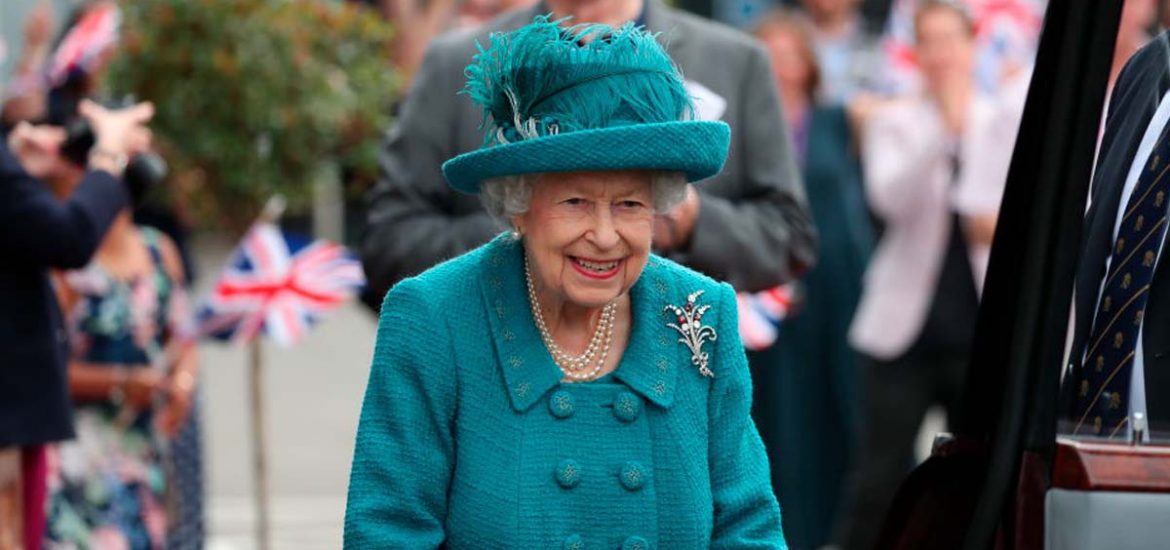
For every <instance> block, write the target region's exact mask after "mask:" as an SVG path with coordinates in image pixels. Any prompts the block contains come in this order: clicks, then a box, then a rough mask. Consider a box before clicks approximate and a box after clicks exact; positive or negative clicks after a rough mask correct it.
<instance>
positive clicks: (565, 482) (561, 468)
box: [556, 459, 581, 489]
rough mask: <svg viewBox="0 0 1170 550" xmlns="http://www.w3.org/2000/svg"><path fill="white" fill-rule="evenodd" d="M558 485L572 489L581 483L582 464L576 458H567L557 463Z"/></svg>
mask: <svg viewBox="0 0 1170 550" xmlns="http://www.w3.org/2000/svg"><path fill="white" fill-rule="evenodd" d="M556 478H557V485H560V486H561V487H564V488H565V489H572V488H573V487H576V486H577V484H578V483H581V465H579V464H577V461H576V460H569V459H565V460H562V461H561V463H560V464H557V470H556Z"/></svg>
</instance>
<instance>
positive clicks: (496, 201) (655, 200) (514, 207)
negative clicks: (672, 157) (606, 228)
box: [479, 172, 687, 229]
mask: <svg viewBox="0 0 1170 550" xmlns="http://www.w3.org/2000/svg"><path fill="white" fill-rule="evenodd" d="M537 176H538V174H521V175H517V176H501V177H498V178H491V179H487V180H484V181H483V183H482V184H480V187H479V198H480V201H482V202H483V206H484V209H486V210H487V212H488V214H489V215H491V217H492V219H494V220H496V222H497V223H499V224H500V225H502V226H503V227H506V228H508V229H515V227H512V217H513V216H519V215H520V214H523V213H525V212H527V211H528V205H529V203H530V202H531V201H532V184H533V183H535V182H536V178H537ZM686 195H687V178H686V175H684V174H683V173H682V172H654V173H653V174H652V175H651V177H650V202H651V206H652V207H653V208H654V212H655V213H665V212H669V211H671V210H673V209H674V207H676V206H678V205H679V204H681V203H682V201H683V199H684V198H686Z"/></svg>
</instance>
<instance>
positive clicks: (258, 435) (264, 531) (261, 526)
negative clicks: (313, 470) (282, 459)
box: [249, 338, 271, 550]
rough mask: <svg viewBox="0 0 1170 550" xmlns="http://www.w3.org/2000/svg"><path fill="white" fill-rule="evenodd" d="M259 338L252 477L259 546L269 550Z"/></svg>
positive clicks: (254, 359)
mask: <svg viewBox="0 0 1170 550" xmlns="http://www.w3.org/2000/svg"><path fill="white" fill-rule="evenodd" d="M260 345H261V342H260V338H254V339H253V340H252V343H251V350H250V351H251V353H250V354H249V355H250V356H251V369H250V373H251V386H252V480H253V483H254V486H255V493H256V547H257V548H259V550H269V548H271V546H270V545H269V539H268V534H269V532H270V531H269V529H268V519H269V517H270V516H269V508H268V453H267V448H268V442H267V435H268V434H267V432H266V431H265V429H264V355H263V352H262V350H261V347H260Z"/></svg>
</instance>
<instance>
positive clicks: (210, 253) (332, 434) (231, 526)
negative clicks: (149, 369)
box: [196, 237, 376, 550]
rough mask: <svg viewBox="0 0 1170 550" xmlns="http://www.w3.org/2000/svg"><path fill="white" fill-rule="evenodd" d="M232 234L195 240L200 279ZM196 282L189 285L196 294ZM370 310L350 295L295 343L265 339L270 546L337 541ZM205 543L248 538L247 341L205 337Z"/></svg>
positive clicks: (369, 340)
mask: <svg viewBox="0 0 1170 550" xmlns="http://www.w3.org/2000/svg"><path fill="white" fill-rule="evenodd" d="M230 246H231V244H230V243H228V242H226V241H224V240H222V239H216V238H212V237H201V238H200V239H198V240H197V242H196V258H197V259H196V261H197V262H198V264H199V265H200V267H201V270H200V274H201V280H200V281H199V282H200V289H203V288H206V287H207V286H209V285H211V284H212V282H213V279H214V277H215V275H216V274H217V272H218V271H219V269H220V266H221V265H222V263H223V262H224V260H225V258H226V257H227V254H228V253H229V251H230ZM198 295H199V292H198V291H197V296H198ZM375 324H376V323H375V320H374V317H373V316H372V315H371V314H369V313H368V312H367V311H366V310H365V309H364V308H362V306H360V305H358V304H356V303H353V304H350V305H348V306H345V307H343V308H341V309H340V310H338V311H336V312H335V313H334V314H333V315H332V316H330V317H328V318H327V319H326V320H325V321H324V322H323V323H321V324H320V325H318V327H317V329H316V330H315V331H314V332H313V333H312V334H310V335H309V337H308V338H307V339H306V340H305V341H304V342H302V343H301V344H300V345H298V346H297V347H296V348H294V349H280V348H277V347H275V346H272V345H265V346H264V351H263V353H264V357H265V374H266V376H267V379H266V384H265V392H266V399H265V410H266V412H267V415H268V418H267V420H268V422H267V426H268V430H269V441H268V443H269V445H268V457H269V458H268V460H269V468H270V474H269V486H270V492H271V495H272V502H273V504H272V506H273V514H272V522H273V539H272V540H273V543H274V544H273V547H274V549H277V550H284V549H288V550H298V549H306V550H308V549H313V550H318V549H327V548H339V547H340V546H341V521H342V517H343V514H344V510H345V489H346V484H347V481H348V476H349V462H350V459H351V457H352V454H353V437H354V430H355V428H356V426H357V417H358V411H359V409H360V407H361V397H362V392H363V391H364V389H365V382H366V375H367V373H368V371H369V360H370V355H371V353H372V350H373V342H374V329H375ZM200 352H201V358H202V366H203V367H202V368H203V370H202V376H203V378H202V383H203V392H204V395H203V397H204V402H203V404H204V426H205V429H206V433H207V436H206V444H207V448H206V450H205V452H206V456H207V460H208V476H209V483H208V488H207V489H208V508H209V510H208V513H209V515H210V522H211V525H210V529H211V534H212V539H211V542H210V544H209V545H208V547H209V550H248V549H251V548H254V545H253V539H252V525H253V523H252V522H253V518H254V513H253V507H252V506H253V505H252V502H253V501H252V480H253V478H252V473H251V456H252V454H251V453H252V444H251V442H252V431H251V429H250V423H249V418H250V416H249V410H250V405H249V400H248V398H249V378H248V353H247V350H246V348H236V347H232V346H227V345H221V344H204V345H203V346H201V348H200Z"/></svg>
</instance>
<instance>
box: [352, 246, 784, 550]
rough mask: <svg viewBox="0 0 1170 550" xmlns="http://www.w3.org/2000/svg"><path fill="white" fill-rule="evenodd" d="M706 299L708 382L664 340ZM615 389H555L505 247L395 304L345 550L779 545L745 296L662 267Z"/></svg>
mask: <svg viewBox="0 0 1170 550" xmlns="http://www.w3.org/2000/svg"><path fill="white" fill-rule="evenodd" d="M698 290H703V291H704V294H703V295H702V296H701V297H700V298H699V303H707V304H711V305H712V306H713V307H712V309H711V310H710V311H709V312H708V313H707V314H706V315H704V317H703V322H704V323H705V324H708V325H710V326H713V327H714V328H715V329H716V330H717V332H718V334H719V338H718V339H717V340H715V341H711V342H708V343H707V344H706V345H705V347H704V351H707V352H709V353H710V354H711V368H712V370H713V371H714V373H715V377H714V378H713V379H712V378H706V377H703V376H701V375H700V374H699V373H698V370H697V368H696V367H694V366H693V365H692V363H691V353H690V351H689V350H688V349H687V348H686V347H685V346H684V345H682V344H681V343H679V342H678V333H677V332H675V331H674V330H673V329H671V328H669V327H667V326H666V324H667V323H668V322H670V321H672V320H673V317H671V316H668V315H667V314H666V313H664V311H663V308H664V307H665V306H666V305H667V304H668V303H670V304H675V305H681V304H682V303H684V302H685V301H686V298H687V295H688V294H690V293H692V292H695V291H698ZM630 295H631V304H632V308H633V326H632V328H631V334H630V343H629V345H628V346H627V349H626V351H625V353H624V354H623V356H622V359H621V363H620V364H619V366H618V369H617V370H616V371H615V372H614V374H613V376H612V377H607V378H605V379H603V380H601V381H597V382H590V383H577V384H568V383H562V382H561V377H562V375H561V373H560V371H559V370H558V369H557V367H556V366H555V364H554V363H553V362H552V359H551V357H550V356H549V354H548V352H547V350H546V349H545V348H544V345H543V342H542V341H541V339H540V335H539V334H538V332H537V330H536V327H535V325H534V323H533V320H532V315H531V311H530V309H529V306H528V299H527V294H526V289H525V284H524V275H523V253H522V248H521V245H520V243H519V242H518V241H516V240H515V239H514V238H512V237H510V236H507V235H502V236H500V237H498V238H497V239H495V240H494V241H492V242H491V243H489V244H487V245H484V246H483V247H481V248H478V249H476V250H474V251H472V252H469V253H467V254H465V255H463V256H460V257H458V258H456V259H454V260H451V261H448V262H446V263H443V264H441V265H439V266H436V267H435V268H432V269H431V270H429V271H427V272H425V273H423V274H422V275H419V276H418V277H414V278H411V279H406V280H404V281H402V282H401V283H399V284H398V285H397V286H395V287H394V288H393V289H392V290H391V291H390V293H389V294H388V295H387V297H386V300H385V303H384V305H383V307H382V313H381V318H380V320H379V327H378V336H377V343H376V346H375V351H374V358H373V365H372V367H371V372H370V380H369V385H368V386H367V389H366V396H365V401H364V403H363V406H362V413H361V420H360V423H359V426H358V434H357V443H356V448H355V452H354V461H353V469H352V472H351V478H350V487H349V501H348V506H347V510H346V519H345V547H346V548H362V549H365V548H435V547H438V546H440V545H443V546H445V547H446V548H609V549H612V548H661V549H690V548H694V549H699V548H704V549H705V548H737V549H740V548H786V545H785V542H784V538H783V534H782V532H781V527H780V510H779V507H778V506H777V504H776V499H775V497H774V496H773V494H772V490H771V485H770V481H769V477H768V476H769V473H768V472H769V469H768V462H767V457H766V455H765V453H764V448H763V445H762V444H761V442H760V438H759V435H758V434H757V432H756V429H755V426H754V424H753V423H752V421H751V418H750V416H749V410H750V406H751V381H750V378H749V375H748V370H747V362H746V359H745V357H744V353H743V348H742V346H741V344H740V342H739V339H738V329H737V327H736V322H737V317H736V311H735V296H734V293H733V291H732V289H731V287H730V286H728V285H726V284H719V283H716V282H715V281H713V280H711V279H709V278H706V277H704V276H702V275H699V274H697V273H695V272H693V271H691V270H689V269H687V268H684V267H682V266H680V265H678V264H675V263H673V262H671V261H669V260H665V259H662V258H659V257H656V256H652V257H651V258H650V261H649V263H648V264H647V266H646V268H645V271H644V272H643V273H642V275H641V277H640V278H639V280H638V281H637V283H636V284H635V285H634V287H633V288H632V289H631V293H630Z"/></svg>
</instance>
